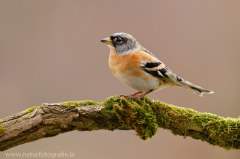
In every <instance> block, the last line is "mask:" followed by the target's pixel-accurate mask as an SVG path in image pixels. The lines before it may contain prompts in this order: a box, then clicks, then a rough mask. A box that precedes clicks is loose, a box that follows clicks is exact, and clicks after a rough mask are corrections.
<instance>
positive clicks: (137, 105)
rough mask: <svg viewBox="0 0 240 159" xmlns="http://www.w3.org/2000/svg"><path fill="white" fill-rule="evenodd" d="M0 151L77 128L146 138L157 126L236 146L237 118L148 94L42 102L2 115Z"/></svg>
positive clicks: (239, 129)
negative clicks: (205, 111) (132, 133)
mask: <svg viewBox="0 0 240 159" xmlns="http://www.w3.org/2000/svg"><path fill="white" fill-rule="evenodd" d="M0 123H1V124H0V150H1V151H4V150H6V149H9V148H11V147H14V146H17V145H20V144H24V143H27V142H31V141H35V140H38V139H40V138H45V137H51V136H56V135H58V134H60V133H64V132H68V131H72V130H78V131H92V130H99V129H105V130H115V129H118V130H130V129H134V130H136V132H137V135H138V136H139V137H140V138H141V139H144V140H147V139H149V138H151V137H152V136H154V135H155V134H156V132H157V129H158V128H159V127H160V128H164V129H169V130H171V132H172V133H173V134H174V135H181V136H184V137H187V136H188V137H192V138H194V139H200V140H202V141H206V142H208V143H210V144H212V145H217V146H220V147H223V148H225V149H240V119H233V118H223V117H219V116H217V115H213V114H209V113H199V112H197V111H194V110H192V109H187V108H181V107H176V106H173V105H169V104H166V103H163V102H160V101H152V100H150V99H148V98H147V97H144V98H142V99H141V100H138V99H134V100H131V99H125V98H119V97H118V96H117V97H110V98H108V99H107V100H106V101H105V102H102V103H97V102H94V101H73V102H63V103H53V104H48V103H45V104H43V105H42V106H40V107H37V106H35V107H32V108H29V109H27V110H25V111H23V112H21V113H18V114H15V115H12V116H9V117H6V118H3V119H0Z"/></svg>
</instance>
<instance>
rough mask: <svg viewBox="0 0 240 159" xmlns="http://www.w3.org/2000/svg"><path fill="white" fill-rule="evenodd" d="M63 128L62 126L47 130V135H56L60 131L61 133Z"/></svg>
mask: <svg viewBox="0 0 240 159" xmlns="http://www.w3.org/2000/svg"><path fill="white" fill-rule="evenodd" d="M61 131H62V130H61V129H60V128H56V129H53V130H47V131H46V136H47V137H50V136H56V135H58V134H59V133H61Z"/></svg>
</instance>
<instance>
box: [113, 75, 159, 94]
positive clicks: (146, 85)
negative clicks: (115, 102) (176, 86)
mask: <svg viewBox="0 0 240 159" xmlns="http://www.w3.org/2000/svg"><path fill="white" fill-rule="evenodd" d="M114 75H115V77H116V78H117V79H119V80H120V81H121V82H123V83H124V84H126V85H127V86H129V87H131V88H133V89H136V90H138V91H141V92H147V91H149V90H151V89H152V90H154V91H156V90H158V89H160V88H159V87H160V85H161V83H160V82H159V80H158V79H157V78H151V79H149V80H146V79H143V78H138V77H135V76H129V74H121V75H120V74H114ZM146 75H147V74H146ZM147 76H149V75H147Z"/></svg>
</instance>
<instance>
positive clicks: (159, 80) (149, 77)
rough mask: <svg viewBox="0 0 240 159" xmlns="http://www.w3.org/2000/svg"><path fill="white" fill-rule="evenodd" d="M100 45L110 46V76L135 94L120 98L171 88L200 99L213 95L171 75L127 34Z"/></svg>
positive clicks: (168, 70) (167, 69)
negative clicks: (182, 89) (112, 75)
mask: <svg viewBox="0 0 240 159" xmlns="http://www.w3.org/2000/svg"><path fill="white" fill-rule="evenodd" d="M101 42H103V43H105V44H107V45H108V46H109V47H110V56H109V67H110V69H111V71H112V73H113V74H114V76H115V77H116V78H117V79H119V80H120V81H121V82H123V83H124V84H125V85H127V86H129V87H131V88H133V89H136V90H138V91H139V92H137V93H133V94H131V95H127V96H126V95H121V97H128V98H142V97H143V96H145V95H146V94H148V93H151V92H155V91H157V90H160V89H163V88H166V87H175V86H176V87H183V88H186V89H188V90H189V91H191V92H193V93H195V94H197V95H200V96H202V94H203V93H208V94H212V93H214V92H213V91H210V90H207V89H204V88H202V87H199V86H197V85H194V84H192V83H190V82H188V81H186V80H184V79H182V78H181V77H179V76H177V75H176V74H174V73H173V72H172V71H171V70H170V69H169V68H168V67H167V66H166V65H165V64H164V63H162V62H161V61H160V60H158V59H157V57H156V56H154V55H153V54H152V53H151V52H150V51H148V50H147V49H145V48H144V47H142V46H141V45H140V43H139V42H137V41H136V39H135V38H134V37H133V36H131V35H129V34H127V33H115V34H112V35H111V36H110V37H108V38H106V39H103V40H101Z"/></svg>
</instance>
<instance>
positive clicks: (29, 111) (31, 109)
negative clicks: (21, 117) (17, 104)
mask: <svg viewBox="0 0 240 159" xmlns="http://www.w3.org/2000/svg"><path fill="white" fill-rule="evenodd" d="M36 108H39V109H42V107H41V106H40V107H39V106H34V107H31V108H28V109H26V110H24V111H22V113H26V112H28V113H29V114H31V113H32V112H33V110H34V109H36Z"/></svg>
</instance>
